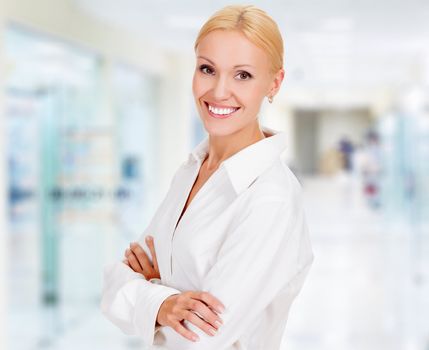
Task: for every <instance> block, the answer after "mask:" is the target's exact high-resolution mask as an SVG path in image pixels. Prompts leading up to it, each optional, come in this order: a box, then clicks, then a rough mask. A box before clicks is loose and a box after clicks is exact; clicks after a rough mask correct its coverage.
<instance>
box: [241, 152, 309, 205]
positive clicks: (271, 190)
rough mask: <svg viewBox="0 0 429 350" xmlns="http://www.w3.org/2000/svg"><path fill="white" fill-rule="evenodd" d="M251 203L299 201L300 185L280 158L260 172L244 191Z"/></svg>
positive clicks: (300, 195) (300, 194)
mask: <svg viewBox="0 0 429 350" xmlns="http://www.w3.org/2000/svg"><path fill="white" fill-rule="evenodd" d="M245 193H246V196H248V199H249V200H251V202H253V203H260V202H267V201H269V202H270V201H273V202H283V203H285V204H288V203H291V202H296V201H300V200H301V197H302V186H301V184H300V182H299V181H298V179H297V177H296V176H295V174H294V173H293V172H292V170H291V169H290V168H289V166H288V165H287V164H286V162H285V161H283V160H282V159H280V158H279V159H278V160H276V161H275V162H274V163H273V164H272V165H271V166H270V167H269V168H267V169H266V170H265V171H264V172H263V173H262V174H260V175H259V176H258V177H257V178H256V179H255V181H254V182H253V183H252V184H251V185H250V186H249V187H248V189H247V190H246V191H245Z"/></svg>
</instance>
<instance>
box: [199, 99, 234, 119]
mask: <svg viewBox="0 0 429 350" xmlns="http://www.w3.org/2000/svg"><path fill="white" fill-rule="evenodd" d="M204 104H205V105H206V106H207V110H208V112H209V114H210V115H211V116H212V117H214V118H218V119H225V118H228V117H230V116H232V115H233V114H234V113H235V112H237V111H238V110H239V109H240V107H223V108H219V107H215V106H212V105H210V104H208V103H207V102H204Z"/></svg>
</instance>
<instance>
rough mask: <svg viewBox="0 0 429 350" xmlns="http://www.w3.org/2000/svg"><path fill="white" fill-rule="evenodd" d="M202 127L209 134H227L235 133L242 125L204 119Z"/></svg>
mask: <svg viewBox="0 0 429 350" xmlns="http://www.w3.org/2000/svg"><path fill="white" fill-rule="evenodd" d="M204 129H205V130H206V131H207V133H208V134H209V135H210V136H228V135H232V134H234V133H236V132H237V131H239V130H240V129H242V126H241V125H239V124H238V123H223V124H222V123H213V122H211V123H210V122H208V121H204Z"/></svg>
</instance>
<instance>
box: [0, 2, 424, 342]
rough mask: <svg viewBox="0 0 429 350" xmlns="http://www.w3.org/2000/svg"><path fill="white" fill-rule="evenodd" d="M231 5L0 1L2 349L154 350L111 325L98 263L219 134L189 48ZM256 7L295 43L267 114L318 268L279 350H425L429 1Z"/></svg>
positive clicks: (135, 231)
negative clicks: (202, 104) (211, 134)
mask: <svg viewBox="0 0 429 350" xmlns="http://www.w3.org/2000/svg"><path fill="white" fill-rule="evenodd" d="M235 3H241V2H240V1H236V2H235ZM228 4H231V3H230V2H226V1H215V0H211V1H190V0H184V1H180V2H179V1H166V0H158V1H150V2H149V1H145V0H140V1H137V0H122V1H120V2H119V1H114V0H86V1H84V0H39V1H31V0H28V1H25V0H0V154H1V156H2V158H1V162H0V214H1V215H0V236H1V237H0V259H1V260H0V281H1V283H0V348H2V349H11V350H33V349H41V350H43V349H46V350H47V349H58V350H59V349H61V350H66V349H76V348H79V349H81V350H87V349H88V350H89V349H91V350H95V349H106V350H119V349H123V350H126V349H143V346H142V344H141V342H140V340H139V339H138V338H137V337H130V336H125V335H123V334H122V333H121V332H120V330H119V329H117V328H115V327H114V326H113V325H112V324H110V323H109V321H107V320H106V319H105V318H104V317H103V316H102V315H101V313H100V311H99V306H98V305H99V301H100V291H101V283H102V268H103V266H104V265H105V264H106V263H107V262H110V261H113V260H115V259H120V258H121V257H122V254H123V252H124V250H125V248H126V247H127V245H128V244H129V242H130V241H132V240H135V239H136V238H137V237H138V236H139V235H140V233H141V232H142V231H143V229H144V228H145V227H146V225H147V224H148V221H149V220H150V218H151V217H152V215H153V214H154V211H155V210H156V208H157V206H158V204H159V203H160V201H161V200H162V198H163V196H164V195H165V193H166V191H167V189H168V186H169V182H170V180H171V177H172V175H173V173H174V172H175V170H176V169H177V167H178V166H179V165H180V164H181V163H182V162H183V161H184V160H185V159H186V156H187V154H188V152H189V151H190V150H191V149H192V148H193V147H194V146H195V145H196V144H197V143H198V142H199V141H201V140H202V138H203V137H205V136H206V134H205V131H204V129H203V128H202V125H201V123H200V121H199V117H198V114H197V112H196V109H195V106H194V101H193V96H192V90H191V81H192V74H193V70H194V65H195V61H194V53H193V43H194V40H195V38H196V35H197V32H198V30H199V28H200V27H201V25H202V24H203V23H204V21H205V20H206V19H207V18H208V17H209V16H210V15H211V14H212V13H213V12H214V11H216V10H218V9H220V8H221V7H223V6H225V5H228ZM253 4H255V5H257V6H260V7H261V8H262V9H264V10H266V11H267V12H268V13H269V14H271V15H272V17H273V18H274V19H275V20H276V21H277V22H278V24H279V26H280V29H281V31H282V34H283V36H284V41H285V69H286V78H285V81H284V84H283V86H282V89H281V91H280V93H279V94H278V95H277V96H276V97H275V99H274V103H273V104H272V105H269V104H268V103H266V102H264V105H263V106H262V109H261V115H260V116H261V121H262V124H263V125H266V126H268V127H271V128H274V129H278V130H285V131H286V132H287V136H288V157H289V165H290V167H291V169H292V170H293V171H294V172H295V174H296V175H297V177H298V178H299V180H300V181H301V183H302V185H303V189H304V193H305V199H306V209H307V217H308V222H309V226H310V230H311V237H312V242H313V246H314V253H315V261H314V265H313V268H312V270H311V272H310V274H309V276H308V279H307V281H306V284H305V285H304V288H303V291H302V293H301V294H300V295H299V296H298V298H297V299H296V301H295V303H294V305H293V307H292V309H291V313H290V318H289V321H288V325H287V327H286V333H285V337H284V342H283V349H289V350H298V349H300V350H307V349H308V350H316V349H317V350H325V349H326V350H328V349H329V350H332V349H334V350H337V349H338V350H349V349H350V350H352V349H356V350H357V349H359V350H371V349H374V350H385V349H386V350H387V349H389V350H428V349H429V225H428V224H429V25H428V19H429V2H428V1H427V0H408V1H399V0H378V1H376V2H374V1H369V0H361V1H348V0H327V1H324V2H323V3H322V2H320V1H315V0H300V1H297V0H286V1H277V0H271V1H254V2H253ZM267 350H268V349H267Z"/></svg>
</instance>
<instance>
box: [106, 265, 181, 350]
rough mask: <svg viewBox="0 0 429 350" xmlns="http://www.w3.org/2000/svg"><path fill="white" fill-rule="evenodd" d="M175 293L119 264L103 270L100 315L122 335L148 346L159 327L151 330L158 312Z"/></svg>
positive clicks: (172, 289) (176, 291)
mask: <svg viewBox="0 0 429 350" xmlns="http://www.w3.org/2000/svg"><path fill="white" fill-rule="evenodd" d="M178 293H180V291H179V290H177V289H174V288H170V287H167V286H164V285H161V284H154V283H151V282H148V281H146V279H145V278H144V276H143V275H141V274H139V273H136V272H134V271H133V270H132V269H130V268H129V267H128V266H127V265H125V264H124V263H122V262H116V263H112V264H110V265H107V266H106V267H105V268H104V284H103V292H102V299H101V305H100V306H101V310H102V312H103V314H104V315H105V316H106V317H107V318H108V319H109V320H110V321H111V322H112V323H113V324H115V325H116V326H118V327H119V328H120V329H121V330H122V331H123V332H124V333H126V334H128V335H139V336H141V337H142V339H143V342H144V343H145V344H146V345H148V346H151V345H152V344H153V341H154V335H155V333H156V331H157V330H158V329H159V327H155V324H156V318H157V315H158V310H159V308H160V306H161V304H162V303H163V301H164V300H165V299H167V298H168V297H169V296H170V295H173V294H178Z"/></svg>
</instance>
